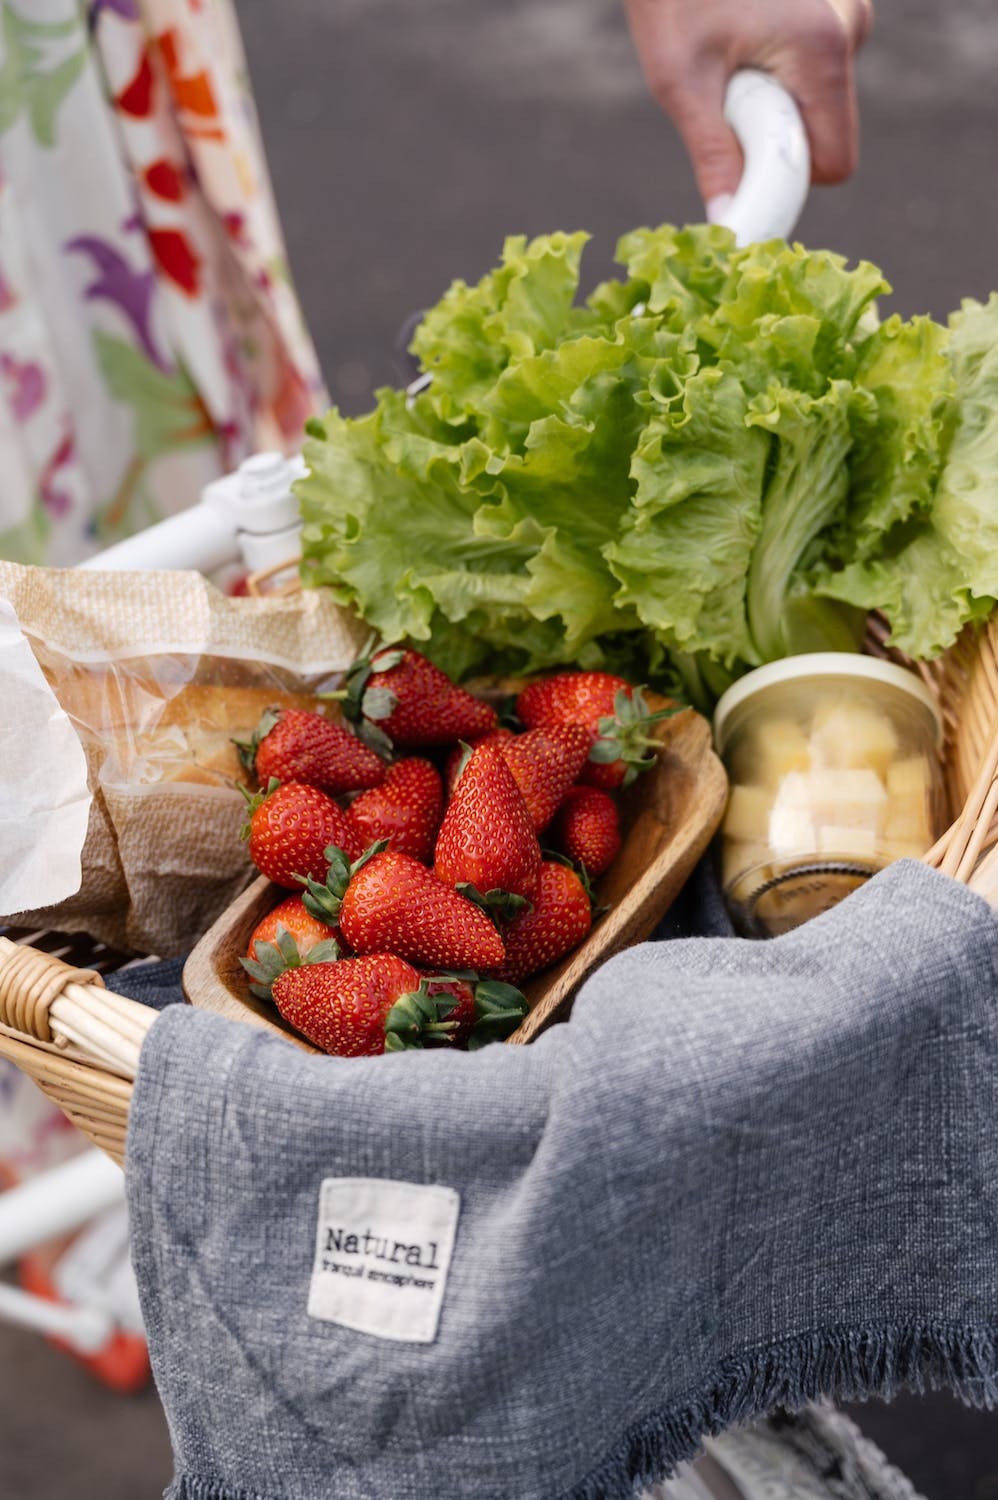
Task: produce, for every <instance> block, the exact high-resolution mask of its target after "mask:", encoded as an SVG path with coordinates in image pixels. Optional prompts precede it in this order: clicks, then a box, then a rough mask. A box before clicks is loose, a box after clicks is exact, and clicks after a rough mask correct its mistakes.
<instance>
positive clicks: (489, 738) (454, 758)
mask: <svg viewBox="0 0 998 1500" xmlns="http://www.w3.org/2000/svg"><path fill="white" fill-rule="evenodd" d="M512 738H513V731H512V729H506V728H505V727H504V726H500V727H499V728H498V729H492V730H490V731H489V733H488V734H481V735H478V736H477V738H475V739H473V740H463V741H462V742H461V744H459V745H455V746H454V748H453V750H452V751H451V753H450V754H449V755H448V757H447V759H446V761H445V762H444V784H445V785H446V787H447V795H448V796H450V795H452V793H453V791H454V788H455V786H456V785H457V778H458V777H459V776H460V774H461V772H462V771H463V770H464V768H465V766H466V765H467V764H468V761H469V760H470V759H471V751H472V750H477V749H478V747H479V745H498V744H500V743H501V741H503V740H511V739H512Z"/></svg>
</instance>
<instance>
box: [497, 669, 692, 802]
mask: <svg viewBox="0 0 998 1500" xmlns="http://www.w3.org/2000/svg"><path fill="white" fill-rule="evenodd" d="M516 712H517V715H518V717H519V718H520V719H521V720H522V722H523V723H524V724H525V725H526V726H527V728H528V729H549V728H551V726H552V725H555V724H581V725H582V726H583V727H584V728H585V729H587V730H588V731H589V734H590V737H591V747H590V751H589V761H588V763H587V765H586V767H585V769H584V770H583V772H582V774H581V776H580V777H579V780H580V781H583V782H585V783H586V785H587V786H601V787H605V788H608V789H609V788H613V787H617V786H627V785H629V784H630V783H631V782H632V781H633V780H634V778H635V776H637V774H638V772H639V771H647V770H649V769H650V768H651V767H652V766H653V765H654V764H655V752H656V750H657V748H658V743H659V742H658V740H656V739H655V738H654V737H653V736H651V735H649V733H648V728H649V726H650V725H651V724H653V723H654V722H655V721H656V720H658V719H665V718H668V717H669V716H670V715H672V714H674V713H678V712H679V710H678V709H677V708H664V709H661V710H660V711H659V712H658V713H654V714H653V713H649V711H648V705H647V704H646V703H645V700H644V697H643V695H642V692H641V689H640V688H632V687H631V686H630V685H629V684H628V683H626V682H625V681H624V679H623V678H622V677H612V676H611V675H610V673H609V672H562V673H560V674H559V675H558V676H556V677H544V678H541V679H540V680H539V681H537V682H532V683H530V685H529V686H528V687H525V688H524V690H523V692H522V693H521V694H520V696H519V698H517V700H516Z"/></svg>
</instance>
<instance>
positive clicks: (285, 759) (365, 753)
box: [235, 708, 385, 795]
mask: <svg viewBox="0 0 998 1500" xmlns="http://www.w3.org/2000/svg"><path fill="white" fill-rule="evenodd" d="M235 744H236V748H237V750H238V751H239V758H240V759H241V761H242V763H243V765H244V766H245V767H246V769H247V770H248V771H251V772H253V773H254V774H255V775H256V778H257V780H258V781H259V783H260V785H261V786H266V785H267V783H268V782H269V781H270V780H271V779H275V780H277V781H303V782H304V783H305V785H306V786H317V787H318V788H319V790H320V792H328V793H329V794H330V795H334V794H335V793H337V792H354V791H357V790H358V789H360V788H363V787H373V786H380V785H381V782H382V781H383V780H384V776H385V763H384V761H383V760H382V759H381V757H380V755H375V753H374V751H373V750H370V749H368V747H367V745H365V744H363V743H362V742H361V741H360V740H359V739H358V738H357V736H356V735H355V734H351V733H350V732H349V730H346V729H343V728H342V727H341V726H340V725H339V724H331V723H330V722H329V720H328V719H324V718H323V717H322V715H321V714H311V713H307V712H306V711H305V710H304V709H301V708H284V709H278V708H268V709H267V711H266V713H265V714H264V715H263V717H262V718H261V720H260V722H259V724H258V725H257V726H256V729H255V730H254V731H253V735H252V737H251V738H250V739H249V740H248V741H245V742H244V741H240V740H236V741H235Z"/></svg>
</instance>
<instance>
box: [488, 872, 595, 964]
mask: <svg viewBox="0 0 998 1500" xmlns="http://www.w3.org/2000/svg"><path fill="white" fill-rule="evenodd" d="M591 926H592V909H591V907H590V904H589V896H588V893H587V892H586V888H585V886H584V885H583V883H582V881H581V880H580V879H579V877H578V875H576V873H575V871H574V870H572V869H570V868H569V866H568V865H562V864H557V863H556V862H555V861H554V860H545V861H544V863H543V864H542V865H541V875H540V880H539V882H538V886H537V892H536V894H535V896H534V904H533V907H532V908H531V909H530V910H529V911H528V910H524V911H521V912H518V913H517V915H516V916H515V917H514V918H513V920H512V922H510V924H509V926H508V927H506V928H504V929H503V941H504V942H505V944H506V960H505V962H504V963H503V964H501V965H499V966H498V967H497V968H496V969H495V970H494V972H493V978H495V979H503V980H506V981H507V983H509V984H519V983H520V980H521V979H526V977H527V975H528V974H536V973H537V972H538V970H540V969H546V968H547V967H548V965H549V964H553V963H554V962H555V960H556V959H559V958H561V957H562V955H563V954H565V953H568V952H569V950H570V949H572V948H575V947H576V946H577V945H578V944H579V943H581V942H582V939H583V938H584V937H585V936H586V934H587V933H588V931H589V929H590V927H591Z"/></svg>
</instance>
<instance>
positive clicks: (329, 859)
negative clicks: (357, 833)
mask: <svg viewBox="0 0 998 1500" xmlns="http://www.w3.org/2000/svg"><path fill="white" fill-rule="evenodd" d="M389 843H390V840H389V839H377V840H376V841H375V842H374V843H373V844H371V845H370V846H369V847H368V848H367V849H365V850H364V852H363V854H362V855H361V856H360V858H359V859H355V860H354V861H353V863H352V864H351V862H350V856H349V855H348V854H347V853H346V851H345V850H343V849H338V848H337V847H336V845H335V844H328V845H327V846H326V848H325V849H324V850H323V851H322V854H323V858H324V859H325V861H326V879H325V882H320V881H318V880H315V879H313V877H312V876H311V875H296V876H295V879H296V880H297V881H300V883H301V884H302V885H303V886H304V887H305V894H304V895H303V896H302V898H301V904H302V906H304V908H305V910H306V911H307V912H308V914H309V916H310V917H316V918H317V919H318V921H320V922H326V923H327V924H328V925H329V926H330V927H335V926H336V924H337V922H338V921H339V919H340V907H341V906H342V905H343V897H344V896H345V895H346V893H347V886H348V885H349V884H350V882H351V880H352V879H353V877H354V876H355V875H356V873H357V871H358V870H361V869H363V867H364V866H365V865H366V864H367V861H368V860H369V859H373V858H374V856H375V855H376V854H380V853H381V852H382V850H384V849H387V848H388V845H389Z"/></svg>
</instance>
